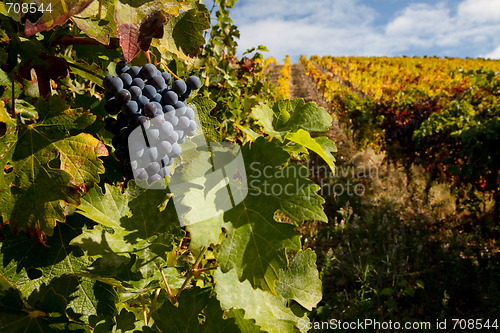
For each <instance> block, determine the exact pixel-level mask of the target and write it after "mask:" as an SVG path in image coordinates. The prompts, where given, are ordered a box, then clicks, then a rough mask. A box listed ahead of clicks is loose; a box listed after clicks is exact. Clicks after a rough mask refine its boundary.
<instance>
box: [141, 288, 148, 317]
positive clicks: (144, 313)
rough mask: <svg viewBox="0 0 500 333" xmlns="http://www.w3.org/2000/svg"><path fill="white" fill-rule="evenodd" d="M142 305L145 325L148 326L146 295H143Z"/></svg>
mask: <svg viewBox="0 0 500 333" xmlns="http://www.w3.org/2000/svg"><path fill="white" fill-rule="evenodd" d="M141 303H142V314H143V315H144V324H145V325H148V316H147V314H146V305H145V304H144V295H143V294H141Z"/></svg>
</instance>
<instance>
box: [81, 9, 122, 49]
mask: <svg viewBox="0 0 500 333" xmlns="http://www.w3.org/2000/svg"><path fill="white" fill-rule="evenodd" d="M114 12H115V0H103V1H102V7H101V18H99V17H97V16H98V13H99V1H94V2H92V3H91V4H90V5H89V6H88V7H87V8H85V10H83V11H82V12H81V13H80V14H78V16H73V17H72V18H71V19H72V20H73V21H74V22H75V23H76V25H78V27H79V28H80V29H81V30H82V31H83V32H84V33H85V34H87V36H89V37H91V38H94V39H95V40H97V41H98V42H100V43H102V44H105V45H108V44H109V41H110V37H116V32H115V31H116V23H115V20H114Z"/></svg>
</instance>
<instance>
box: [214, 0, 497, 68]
mask: <svg viewBox="0 0 500 333" xmlns="http://www.w3.org/2000/svg"><path fill="white" fill-rule="evenodd" d="M205 2H206V3H207V4H208V3H211V2H212V1H211V0H206V1H205ZM209 8H210V7H209ZM231 16H232V18H233V20H234V23H235V24H236V25H237V26H238V29H239V30H240V33H241V38H240V40H239V42H238V44H239V50H238V55H239V56H241V55H242V53H243V52H244V51H245V50H246V49H248V48H250V47H252V46H257V45H260V44H263V45H265V46H267V47H268V49H269V51H270V53H269V54H266V57H267V56H273V57H275V58H276V59H277V60H278V61H280V62H281V61H282V59H283V58H284V57H285V55H287V54H288V55H290V56H291V57H292V61H293V62H296V61H297V60H298V58H299V57H300V55H302V54H303V55H306V56H311V55H320V56H322V55H332V56H401V55H406V56H424V55H428V56H441V57H444V56H448V57H462V58H465V57H472V58H475V57H485V58H494V59H500V0H455V1H451V0H443V1H428V0H409V1H400V0H239V1H237V3H236V5H235V7H234V8H233V9H232V10H231Z"/></svg>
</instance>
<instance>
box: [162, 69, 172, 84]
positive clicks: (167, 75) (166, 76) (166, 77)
mask: <svg viewBox="0 0 500 333" xmlns="http://www.w3.org/2000/svg"><path fill="white" fill-rule="evenodd" d="M161 76H162V77H163V79H164V80H165V84H166V85H167V86H168V85H170V82H171V81H172V76H171V75H170V73H169V72H163V73H161Z"/></svg>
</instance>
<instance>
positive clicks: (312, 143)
mask: <svg viewBox="0 0 500 333" xmlns="http://www.w3.org/2000/svg"><path fill="white" fill-rule="evenodd" d="M285 139H288V140H290V141H293V142H295V143H298V144H299V145H302V146H303V147H306V148H308V149H310V150H312V151H314V152H315V153H316V154H318V155H319V156H320V157H321V158H322V159H323V160H324V161H325V162H326V163H327V164H328V166H329V167H330V169H331V170H332V172H333V173H335V157H333V155H332V153H333V152H336V151H337V147H336V146H335V143H334V142H333V141H332V140H330V139H328V138H327V137H325V136H320V137H316V138H314V139H313V138H311V135H310V134H309V132H307V131H305V130H303V129H299V130H298V131H297V132H294V133H288V134H286V135H285Z"/></svg>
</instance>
